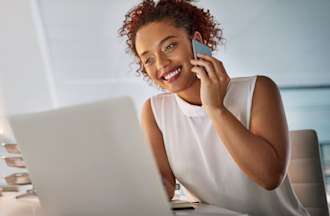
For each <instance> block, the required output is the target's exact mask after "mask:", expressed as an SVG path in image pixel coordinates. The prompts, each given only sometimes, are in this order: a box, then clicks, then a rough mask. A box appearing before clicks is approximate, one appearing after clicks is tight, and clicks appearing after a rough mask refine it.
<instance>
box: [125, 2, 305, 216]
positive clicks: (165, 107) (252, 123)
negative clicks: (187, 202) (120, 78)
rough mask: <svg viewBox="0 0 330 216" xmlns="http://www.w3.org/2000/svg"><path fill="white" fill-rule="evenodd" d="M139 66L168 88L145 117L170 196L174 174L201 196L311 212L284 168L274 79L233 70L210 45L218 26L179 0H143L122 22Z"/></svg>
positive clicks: (285, 146)
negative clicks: (196, 45)
mask: <svg viewBox="0 0 330 216" xmlns="http://www.w3.org/2000/svg"><path fill="white" fill-rule="evenodd" d="M120 34H121V36H126V37H127V40H126V42H127V44H128V47H129V49H130V50H131V51H132V52H133V54H134V55H135V56H136V57H137V60H138V62H139V64H140V69H139V70H138V72H139V73H142V74H143V75H144V76H145V77H148V78H149V79H151V80H152V82H154V83H155V84H156V85H158V86H159V87H161V88H163V89H165V90H167V91H168V93H166V94H159V95H156V96H154V97H151V98H150V99H148V100H147V101H146V102H145V104H144V107H143V111H142V126H143V128H144V131H145V134H146V137H147V138H148V141H149V142H150V144H151V146H152V149H153V152H154V155H155V158H156V161H157V165H158V168H159V170H160V173H161V175H162V178H163V182H164V185H165V188H166V190H167V193H168V197H169V199H171V198H172V197H173V194H174V190H175V179H178V180H179V181H180V182H181V183H182V184H183V185H184V186H185V187H186V188H187V189H188V190H189V191H191V192H192V193H193V194H194V195H195V196H197V197H198V198H199V199H200V200H201V201H203V202H206V203H210V204H214V205H218V206H220V207H224V208H227V209H231V210H234V211H239V212H243V213H248V214H251V215H276V216H278V215H308V213H307V211H306V210H305V209H304V208H303V207H302V205H301V204H300V203H299V201H298V200H297V199H296V197H295V195H294V193H293V192H292V189H291V187H290V183H289V180H288V178H286V172H287V166H288V160H289V157H290V146H289V142H288V127H287V122H286V118H285V114H284V109H283V106H282V102H281V97H280V93H279V90H278V88H277V86H276V84H275V83H274V82H273V81H272V80H271V79H269V78H267V77H264V76H255V77H245V78H233V79H231V78H230V77H229V76H228V74H227V72H226V70H225V68H224V66H223V63H222V62H221V61H219V60H218V59H216V58H215V57H210V56H206V55H199V56H198V58H197V59H193V52H192V46H191V40H192V39H195V40H198V41H200V42H201V43H204V44H206V45H207V46H209V47H210V48H211V49H212V50H214V49H215V48H216V46H217V45H218V42H219V41H221V40H222V30H221V29H220V28H218V25H217V24H216V23H215V22H214V20H213V16H212V15H211V14H210V13H209V11H205V10H204V9H200V8H197V7H196V6H194V5H193V4H192V3H191V2H190V1H187V0H186V1H185V0H160V1H159V2H158V3H154V2H153V1H152V0H144V1H143V2H141V3H140V4H138V5H137V6H136V7H135V8H133V9H131V10H130V11H129V12H128V13H127V15H126V18H125V20H124V24H123V26H122V28H121V29H120Z"/></svg>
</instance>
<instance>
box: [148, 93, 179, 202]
mask: <svg viewBox="0 0 330 216" xmlns="http://www.w3.org/2000/svg"><path fill="white" fill-rule="evenodd" d="M142 127H143V130H144V133H145V137H146V138H147V140H148V142H149V144H150V145H151V148H152V150H153V153H154V157H155V159H156V162H157V166H158V169H159V171H160V174H161V176H162V180H163V184H164V186H165V188H166V191H167V195H168V199H169V200H171V199H172V198H173V196H174V191H175V177H174V175H173V172H172V170H171V168H170V165H169V162H168V158H167V156H166V151H165V147H164V141H163V135H162V133H161V131H160V129H159V128H158V126H157V123H156V120H155V118H154V115H153V113H152V108H151V102H150V99H148V100H147V101H146V102H145V103H144V106H143V110H142Z"/></svg>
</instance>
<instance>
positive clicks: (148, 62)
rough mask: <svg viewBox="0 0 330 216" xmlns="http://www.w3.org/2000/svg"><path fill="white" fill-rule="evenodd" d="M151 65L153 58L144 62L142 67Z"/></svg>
mask: <svg viewBox="0 0 330 216" xmlns="http://www.w3.org/2000/svg"><path fill="white" fill-rule="evenodd" d="M152 63H153V58H151V57H149V58H147V59H146V60H145V61H144V63H143V64H144V65H151V64H152Z"/></svg>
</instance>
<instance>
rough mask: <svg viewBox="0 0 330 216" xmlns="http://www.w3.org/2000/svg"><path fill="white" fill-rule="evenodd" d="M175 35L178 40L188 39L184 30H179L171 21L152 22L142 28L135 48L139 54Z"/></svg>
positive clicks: (138, 33)
mask: <svg viewBox="0 0 330 216" xmlns="http://www.w3.org/2000/svg"><path fill="white" fill-rule="evenodd" d="M170 35H174V36H176V37H178V38H187V36H188V35H187V33H186V31H185V30H184V29H183V28H178V27H176V26H175V25H174V24H172V22H170V21H158V22H151V23H148V24H147V25H145V26H143V27H141V28H140V29H139V30H138V31H137V33H136V37H135V47H136V51H137V53H138V54H140V53H142V52H144V51H147V50H150V49H153V48H155V46H157V45H158V44H159V42H160V41H161V40H162V39H164V38H166V37H167V36H170Z"/></svg>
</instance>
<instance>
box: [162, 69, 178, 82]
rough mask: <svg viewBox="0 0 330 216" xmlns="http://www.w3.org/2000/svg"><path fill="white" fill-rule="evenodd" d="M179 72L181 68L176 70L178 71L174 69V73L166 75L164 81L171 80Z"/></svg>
mask: <svg viewBox="0 0 330 216" xmlns="http://www.w3.org/2000/svg"><path fill="white" fill-rule="evenodd" d="M180 71H181V68H178V69H176V70H175V71H173V72H171V73H169V74H167V75H166V76H165V77H164V78H165V79H166V80H169V79H171V78H172V77H174V76H175V75H177V74H178V73H180Z"/></svg>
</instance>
